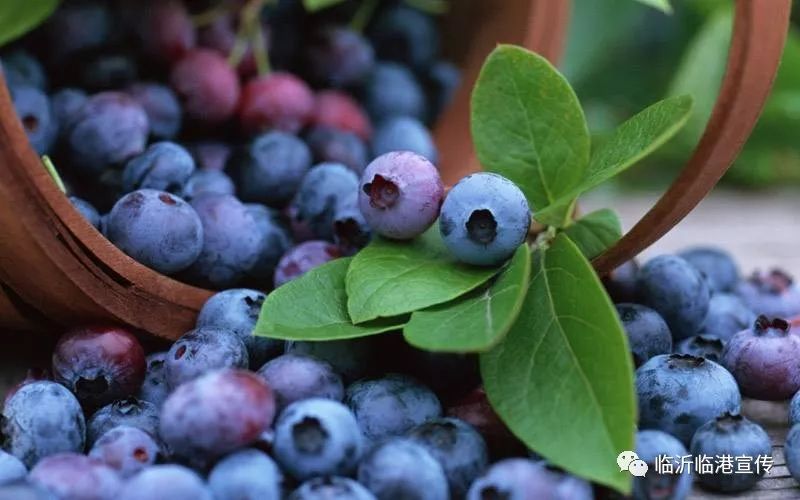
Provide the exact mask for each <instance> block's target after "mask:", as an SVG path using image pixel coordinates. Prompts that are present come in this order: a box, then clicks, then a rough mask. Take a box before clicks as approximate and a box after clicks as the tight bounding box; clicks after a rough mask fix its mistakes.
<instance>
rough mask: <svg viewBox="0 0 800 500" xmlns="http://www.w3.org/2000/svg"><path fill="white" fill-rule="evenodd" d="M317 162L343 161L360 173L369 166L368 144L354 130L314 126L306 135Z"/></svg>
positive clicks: (307, 142) (343, 163)
mask: <svg viewBox="0 0 800 500" xmlns="http://www.w3.org/2000/svg"><path fill="white" fill-rule="evenodd" d="M306 144H308V147H309V148H310V149H311V153H312V154H313V156H314V162H315V163H341V164H342V165H344V166H346V167H347V168H349V169H350V170H352V171H353V172H355V173H356V174H358V175H361V172H363V171H364V168H365V167H366V166H367V163H368V159H367V146H366V144H364V141H363V140H361V138H360V137H358V136H357V135H356V134H354V133H353V132H347V131H344V130H339V129H336V128H333V127H314V128H312V129H311V131H310V132H309V133H308V135H306Z"/></svg>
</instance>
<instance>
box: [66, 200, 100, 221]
mask: <svg viewBox="0 0 800 500" xmlns="http://www.w3.org/2000/svg"><path fill="white" fill-rule="evenodd" d="M69 201H70V202H71V203H72V205H73V206H74V207H75V208H76V209H77V210H78V212H80V214H81V215H83V217H84V218H85V219H86V220H87V221H89V224H91V225H93V226H94V227H95V228H99V227H100V214H99V213H98V212H97V209H96V208H94V206H93V205H92V204H91V203H89V202H88V201H86V200H84V199H82V198H78V197H77V196H70V197H69Z"/></svg>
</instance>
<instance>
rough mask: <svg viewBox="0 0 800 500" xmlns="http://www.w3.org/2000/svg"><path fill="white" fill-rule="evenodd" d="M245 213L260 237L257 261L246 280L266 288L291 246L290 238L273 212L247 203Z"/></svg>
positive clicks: (284, 225) (262, 206)
mask: <svg viewBox="0 0 800 500" xmlns="http://www.w3.org/2000/svg"><path fill="white" fill-rule="evenodd" d="M247 211H248V212H250V215H252V216H253V219H255V221H256V225H257V226H258V232H259V234H260V236H261V245H260V248H261V249H260V250H259V252H258V260H256V264H255V266H253V269H252V270H251V271H250V273H249V275H248V280H249V282H252V283H255V284H257V285H259V286H261V287H263V288H267V287H268V286H270V285H272V283H273V281H274V276H275V268H276V267H278V262H280V259H281V257H282V256H283V254H285V253H286V251H287V250H289V248H290V247H291V246H292V238H291V236H290V234H289V229H288V228H287V227H286V224H284V222H283V221H282V220H281V218H280V216H279V214H278V213H277V212H276V211H275V210H273V209H271V208H269V207H267V206H265V205H260V204H258V203H248V204H247Z"/></svg>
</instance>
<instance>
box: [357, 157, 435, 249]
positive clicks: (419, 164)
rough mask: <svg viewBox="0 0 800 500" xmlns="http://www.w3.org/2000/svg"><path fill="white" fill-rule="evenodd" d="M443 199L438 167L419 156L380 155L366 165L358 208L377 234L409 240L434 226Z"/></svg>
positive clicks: (359, 193)
mask: <svg viewBox="0 0 800 500" xmlns="http://www.w3.org/2000/svg"><path fill="white" fill-rule="evenodd" d="M443 197H444V185H443V184H442V179H441V178H440V177H439V171H438V170H436V167H435V166H434V165H433V164H432V163H431V162H429V161H428V160H427V159H425V158H423V157H422V156H419V155H418V154H415V153H411V152H407V151H400V152H394V153H388V154H385V155H383V156H380V157H378V158H376V159H375V160H374V161H373V162H372V163H370V164H369V165H368V166H367V168H366V170H364V174H363V175H362V176H361V189H359V192H358V206H359V207H360V208H361V213H362V214H363V215H364V218H365V219H366V220H367V223H368V224H369V225H370V227H371V228H372V230H373V231H375V232H376V233H377V234H380V235H381V236H385V237H387V238H392V239H398V240H407V239H411V238H414V237H416V236H419V235H420V234H422V233H423V232H425V230H426V229H428V228H429V227H430V226H431V224H433V222H434V221H435V220H436V217H438V216H439V208H440V207H441V205H442V198H443Z"/></svg>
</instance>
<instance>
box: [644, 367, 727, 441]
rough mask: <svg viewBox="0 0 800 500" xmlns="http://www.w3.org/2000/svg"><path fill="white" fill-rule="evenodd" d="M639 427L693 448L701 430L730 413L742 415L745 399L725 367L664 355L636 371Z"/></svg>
mask: <svg viewBox="0 0 800 500" xmlns="http://www.w3.org/2000/svg"><path fill="white" fill-rule="evenodd" d="M636 393H637V398H638V401H639V427H640V428H641V429H658V430H661V431H664V432H667V433H669V434H672V435H673V436H675V437H676V438H678V439H680V440H681V442H683V443H684V444H685V445H688V444H689V441H690V440H691V439H692V435H693V434H694V432H695V431H696V430H697V428H698V427H700V426H701V425H703V424H704V423H706V422H707V421H709V420H710V419H712V418H714V417H716V416H717V415H720V414H722V413H724V412H726V411H729V412H738V411H739V408H740V405H741V401H742V397H741V395H740V394H739V388H738V386H737V385H736V380H735V379H734V378H733V376H732V375H731V374H730V373H729V372H728V371H727V370H726V369H724V368H723V367H722V366H720V365H718V364H717V363H715V362H713V361H710V360H708V359H705V358H696V357H693V356H687V355H683V354H671V355H668V356H667V355H660V356H655V357H653V358H650V360H649V361H648V362H647V363H645V364H643V365H642V366H640V367H639V369H638V370H636Z"/></svg>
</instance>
